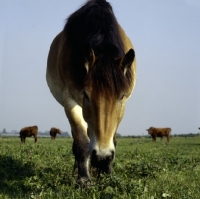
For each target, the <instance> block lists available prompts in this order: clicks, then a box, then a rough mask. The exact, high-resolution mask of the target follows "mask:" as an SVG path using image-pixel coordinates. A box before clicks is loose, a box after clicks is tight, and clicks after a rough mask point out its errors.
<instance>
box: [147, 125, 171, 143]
mask: <svg viewBox="0 0 200 199" xmlns="http://www.w3.org/2000/svg"><path fill="white" fill-rule="evenodd" d="M147 131H148V134H150V135H151V137H152V139H153V141H156V137H160V138H161V140H162V138H163V137H167V141H168V142H169V140H170V136H171V135H170V132H171V128H154V127H150V128H149V129H147Z"/></svg>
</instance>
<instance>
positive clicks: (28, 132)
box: [19, 126, 38, 143]
mask: <svg viewBox="0 0 200 199" xmlns="http://www.w3.org/2000/svg"><path fill="white" fill-rule="evenodd" d="M37 134H38V127H37V126H28V127H24V128H22V129H21V130H20V132H19V137H20V139H21V142H22V143H25V139H26V137H32V136H33V137H34V139H35V143H36V142H37Z"/></svg>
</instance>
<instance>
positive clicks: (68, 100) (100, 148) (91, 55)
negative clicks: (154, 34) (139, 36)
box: [46, 0, 136, 185]
mask: <svg viewBox="0 0 200 199" xmlns="http://www.w3.org/2000/svg"><path fill="white" fill-rule="evenodd" d="M46 80H47V84H48V86H49V88H50V91H51V93H52V95H53V96H54V98H55V99H56V100H57V101H58V102H59V103H60V104H61V105H62V106H63V107H64V110H65V113H66V116H67V118H68V120H69V123H70V126H71V132H72V136H73V153H74V156H75V168H76V167H78V183H79V184H80V185H87V183H88V182H89V181H90V175H89V160H90V161H91V165H92V166H93V167H95V168H97V169H98V171H99V174H100V173H107V174H109V173H111V162H112V161H113V160H114V157H115V148H116V132H117V128H118V126H119V124H120V122H121V120H122V118H123V115H124V108H125V105H126V101H127V99H128V98H129V97H130V95H131V93H132V91H133V89H134V87H135V83H136V59H135V51H134V49H133V45H132V43H131V41H130V39H129V38H128V36H127V35H126V33H125V31H124V30H123V29H122V27H121V26H120V25H119V23H118V22H117V20H116V17H115V15H114V12H113V9H112V7H111V5H110V4H109V3H108V2H106V0H90V1H87V2H86V4H84V5H83V6H82V7H80V8H79V9H78V10H77V11H75V12H74V13H73V14H71V15H70V16H69V17H68V19H67V23H66V24H65V27H64V29H63V31H61V32H60V33H59V34H58V35H57V36H56V37H55V39H54V40H53V42H52V44H51V47H50V50H49V55H48V60H47V71H46Z"/></svg>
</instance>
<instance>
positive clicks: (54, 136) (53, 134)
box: [49, 127, 61, 140]
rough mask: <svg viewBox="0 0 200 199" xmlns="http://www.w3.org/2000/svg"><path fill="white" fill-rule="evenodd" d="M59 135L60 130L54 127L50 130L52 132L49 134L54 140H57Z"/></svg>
mask: <svg viewBox="0 0 200 199" xmlns="http://www.w3.org/2000/svg"><path fill="white" fill-rule="evenodd" d="M57 133H58V134H61V131H60V129H57V128H55V127H52V128H51V130H50V132H49V134H50V136H51V139H52V140H55V138H56V135H57Z"/></svg>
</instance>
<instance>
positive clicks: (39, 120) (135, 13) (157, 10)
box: [0, 0, 200, 135]
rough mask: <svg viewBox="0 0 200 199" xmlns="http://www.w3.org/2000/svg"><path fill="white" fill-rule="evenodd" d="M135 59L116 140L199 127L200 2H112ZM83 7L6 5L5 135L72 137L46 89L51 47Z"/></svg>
mask: <svg viewBox="0 0 200 199" xmlns="http://www.w3.org/2000/svg"><path fill="white" fill-rule="evenodd" d="M109 2H110V3H111V5H112V6H113V9H114V12H115V15H116V18H117V19H118V22H119V23H120V24H121V26H122V27H123V28H124V30H125V31H126V33H127V35H128V36H129V37H130V39H131V41H132V43H133V45H134V47H135V52H136V58H137V83H136V87H135V90H134V92H133V94H132V97H131V98H130V99H129V101H128V102H127V105H126V110H125V116H124V118H123V120H122V122H121V124H120V126H119V129H118V132H119V133H120V134H122V135H146V134H147V131H146V129H147V128H148V127H150V126H155V127H171V128H172V134H180V133H197V132H198V127H200V36H199V35H200V25H199V19H200V1H199V0H176V1H174V0H168V1H158V0H151V1H146V0H145V1H144V0H135V1H134V0H125V1H120V0H110V1H109ZM83 3H85V1H83V0H76V1H74V0H65V1H64V0H59V1H55V0H54V1H53V0H49V1H44V0H42V1H33V0H30V1H25V0H18V1H14V0H10V1H0V27H1V28H0V131H2V130H3V128H6V130H7V131H12V130H17V131H19V130H20V129H21V128H22V127H24V126H29V125H38V127H39V130H40V131H45V130H49V129H50V128H51V127H52V126H55V127H58V128H60V129H61V130H62V131H68V132H70V126H69V123H68V120H67V118H66V116H65V113H64V110H63V107H62V106H60V105H59V104H58V103H57V102H56V100H55V99H54V98H53V96H52V95H51V93H50V91H49V88H48V86H47V84H46V79H45V74H46V60H47V55H48V51H49V47H50V44H51V42H52V40H53V39H54V37H55V36H56V35H57V34H58V33H59V32H60V31H61V30H62V28H63V26H64V24H65V19H66V18H67V17H68V16H69V15H70V14H71V13H72V12H74V11H75V10H76V9H77V8H79V7H80V6H81V5H82V4H83Z"/></svg>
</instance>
